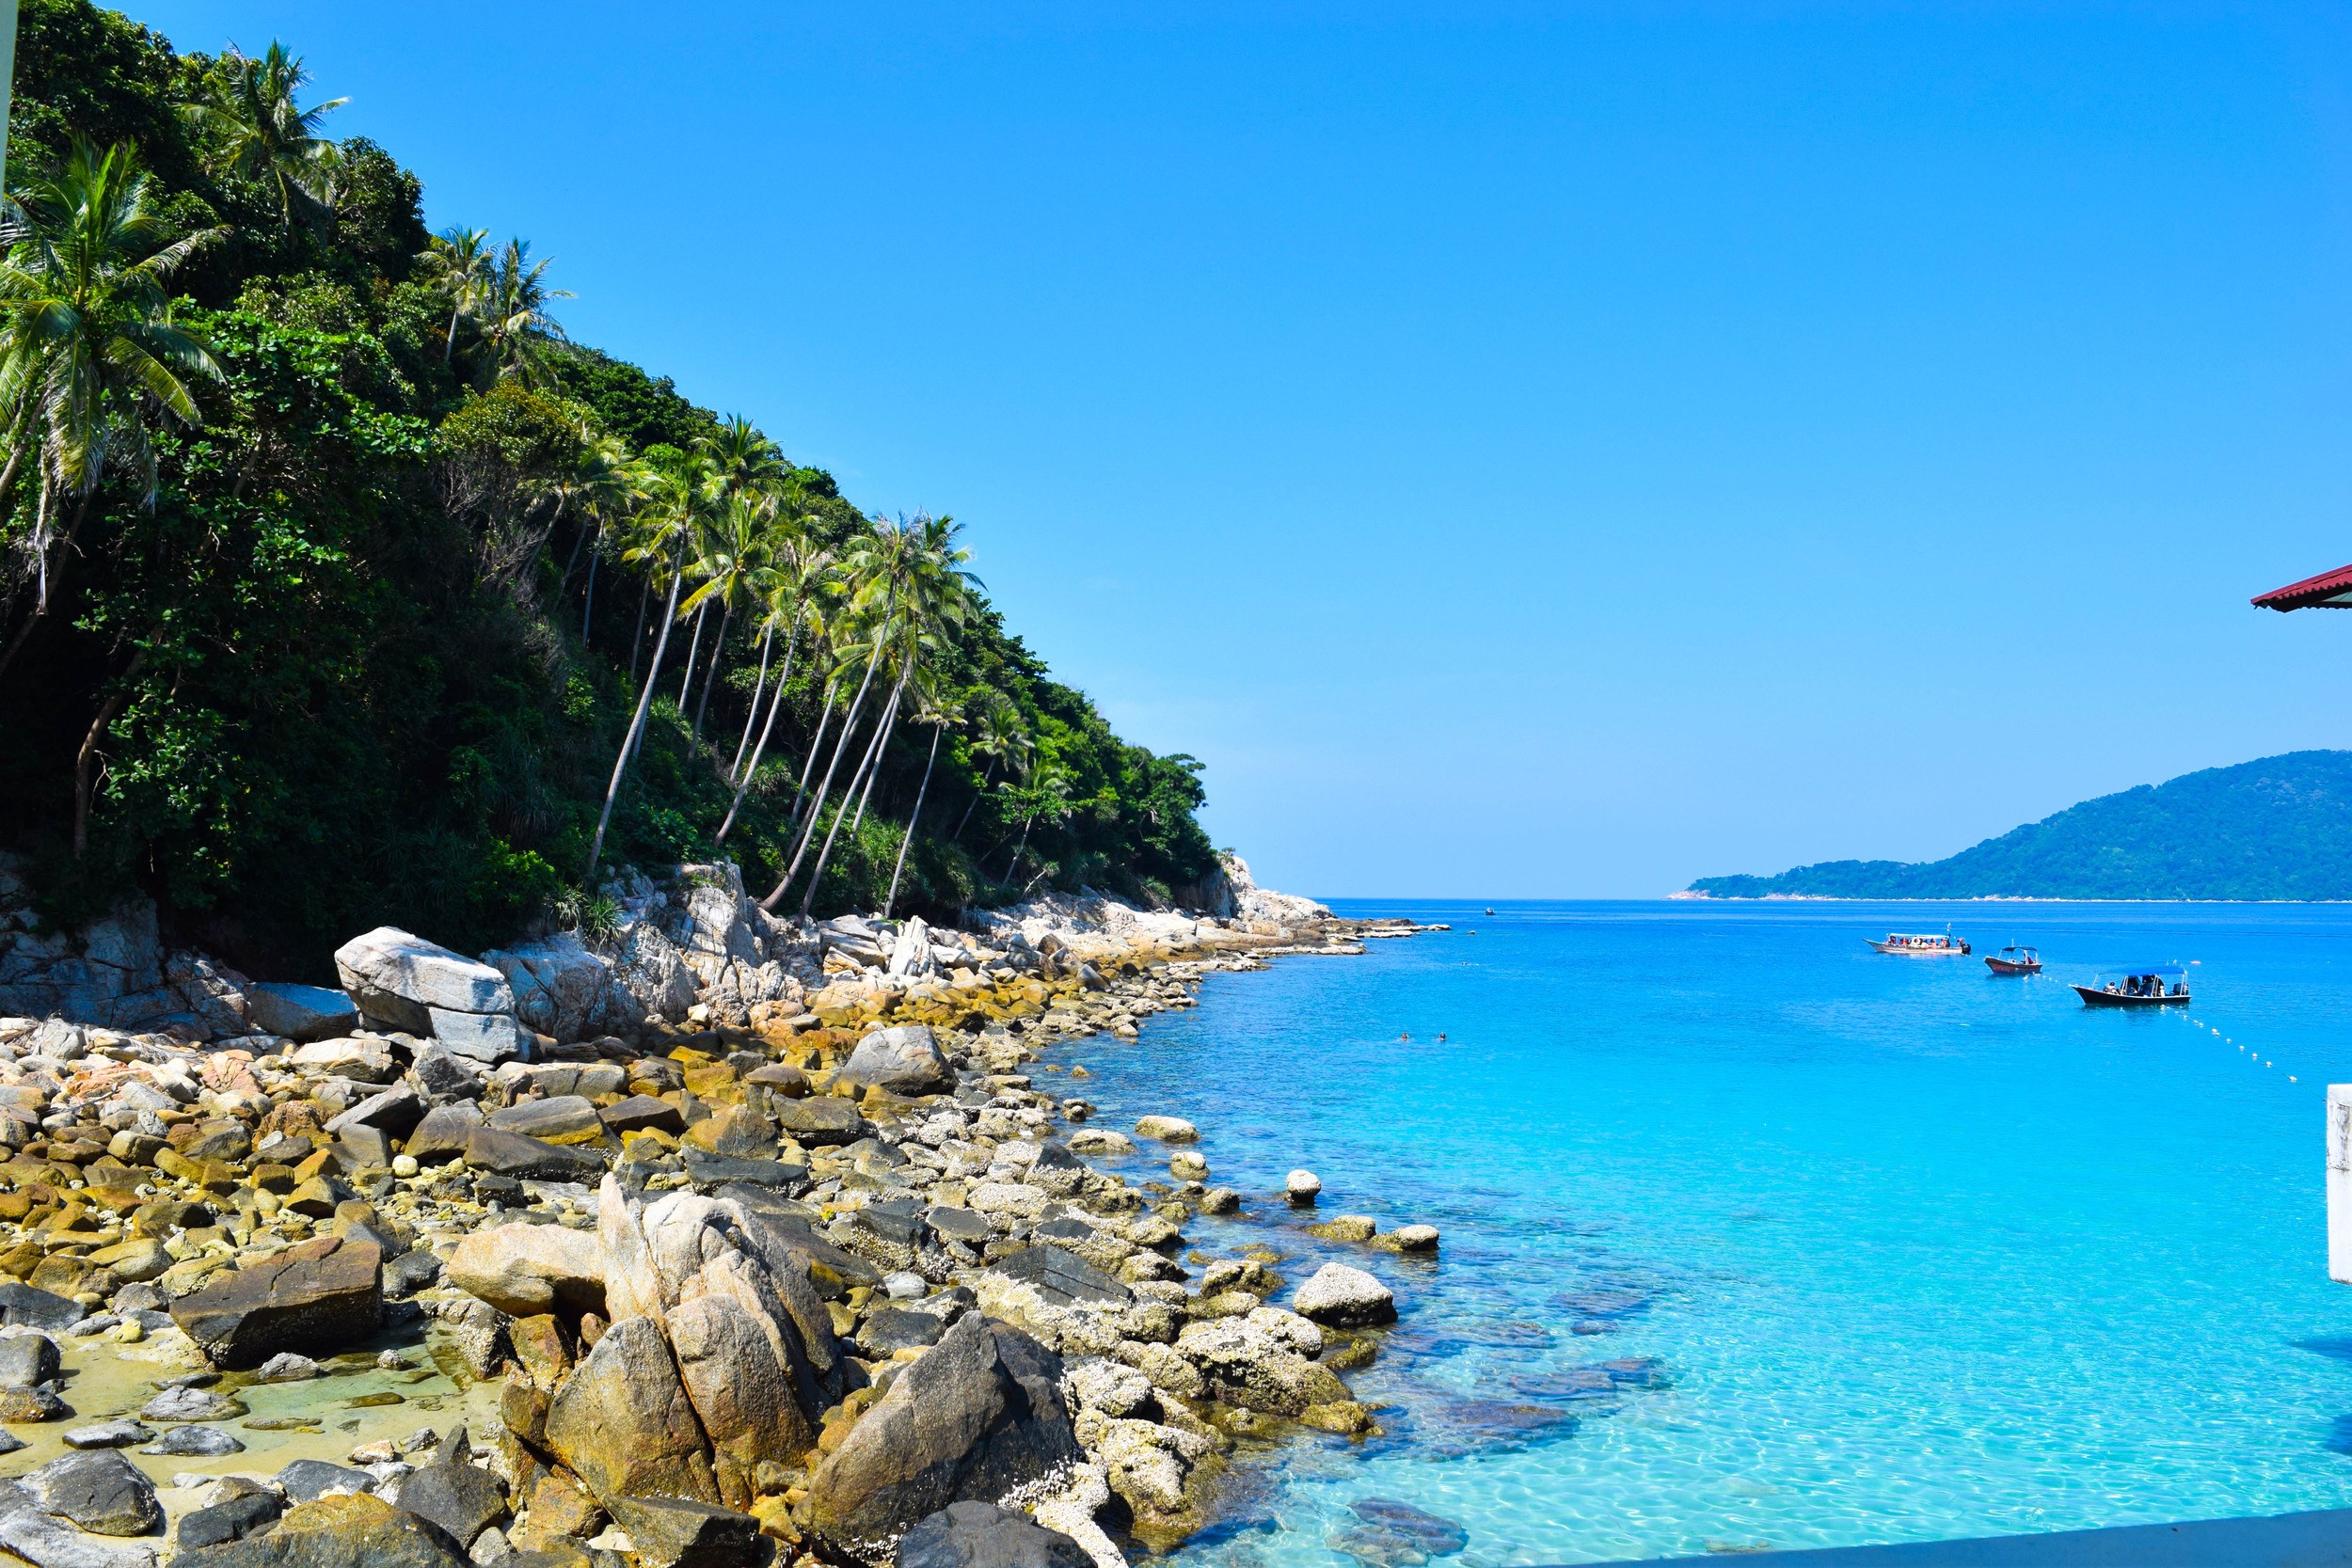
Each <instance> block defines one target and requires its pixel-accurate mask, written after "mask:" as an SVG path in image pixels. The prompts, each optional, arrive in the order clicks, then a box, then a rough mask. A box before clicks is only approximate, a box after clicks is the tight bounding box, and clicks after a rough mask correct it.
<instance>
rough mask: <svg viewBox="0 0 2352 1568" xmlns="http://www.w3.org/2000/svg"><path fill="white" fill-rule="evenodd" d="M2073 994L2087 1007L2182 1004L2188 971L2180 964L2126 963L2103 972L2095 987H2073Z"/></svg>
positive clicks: (2186, 999) (2186, 990)
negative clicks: (2119, 967) (2118, 967)
mask: <svg viewBox="0 0 2352 1568" xmlns="http://www.w3.org/2000/svg"><path fill="white" fill-rule="evenodd" d="M2109 976H2112V978H2110V977H2109ZM2074 994H2075V995H2077V996H2079V997H2081V998H2082V999H2083V1006H2087V1007H2185V1006H2188V1003H2189V994H2188V971H2187V970H2186V969H2185V968H2184V967H2182V966H2181V965H2179V964H2126V965H2124V966H2123V967H2122V968H2121V969H2115V970H2106V971H2104V972H2102V973H2101V974H2100V978H2099V984H2097V985H2095V986H2076V987H2075V988H2074Z"/></svg>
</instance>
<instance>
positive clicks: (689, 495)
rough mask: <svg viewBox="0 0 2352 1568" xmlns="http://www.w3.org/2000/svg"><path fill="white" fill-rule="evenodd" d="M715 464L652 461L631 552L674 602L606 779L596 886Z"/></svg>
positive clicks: (591, 871) (592, 876)
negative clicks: (662, 581) (662, 580)
mask: <svg viewBox="0 0 2352 1568" xmlns="http://www.w3.org/2000/svg"><path fill="white" fill-rule="evenodd" d="M709 478H710V470H709V465H708V464H707V462H706V461H705V460H704V459H703V458H701V457H699V456H697V455H695V454H693V453H691V452H682V451H675V449H672V450H671V451H666V452H664V453H663V454H662V455H661V457H660V459H659V460H657V461H652V462H649V463H648V464H647V466H646V475H645V502H644V506H643V508H641V509H640V511H639V512H638V514H637V518H636V522H637V530H636V538H635V540H634V542H633V543H632V544H631V546H629V549H628V559H630V560H633V561H641V562H645V566H646V572H647V577H648V580H651V579H652V578H657V577H660V576H663V575H666V576H667V577H668V578H669V579H670V590H669V592H670V602H669V604H668V606H667V607H666V608H665V609H664V610H662V614H661V632H660V637H659V638H658V639H657V640H656V641H655V642H654V648H653V668H652V669H651V670H650V671H648V672H647V673H646V675H645V683H644V686H642V687H640V688H639V689H638V692H637V711H636V712H635V714H633V715H632V716H631V717H630V719H629V721H628V735H626V736H623V737H622V740H621V754H620V756H619V757H618V758H616V759H615V760H614V762H613V764H612V783H610V784H607V785H605V790H604V810H603V811H602V812H600V813H599V814H598V815H597V816H596V837H595V838H594V839H593V840H591V841H590V843H589V846H588V869H587V871H586V872H585V873H584V874H583V875H582V876H581V878H580V881H581V884H582V885H583V886H585V887H588V888H591V889H593V888H594V887H595V886H596V863H597V862H598V861H599V860H601V859H602V858H603V856H604V834H605V830H606V829H607V828H608V827H609V826H611V824H612V802H613V801H614V800H617V799H619V798H620V793H621V778H622V775H624V774H625V773H627V772H628V759H629V758H630V757H631V756H632V755H634V754H635V752H636V750H637V741H638V737H639V736H642V735H643V734H644V729H645V714H646V712H647V710H649V709H650V708H651V707H652V706H653V691H654V687H655V685H656V684H657V683H658V682H659V680H660V675H661V655H662V651H663V650H664V649H666V648H667V647H668V646H669V645H670V627H671V626H672V624H673V623H674V622H675V621H676V619H677V601H678V593H679V591H680V589H682V588H683V587H684V585H685V582H686V571H685V565H686V548H687V544H688V541H689V539H690V538H691V534H692V532H693V531H694V529H695V527H696V526H697V525H698V524H699V523H700V522H701V521H702V518H703V514H704V511H705V509H706V508H707V505H708V504H709V495H710V489H709Z"/></svg>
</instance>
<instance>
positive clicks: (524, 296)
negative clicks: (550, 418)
mask: <svg viewBox="0 0 2352 1568" xmlns="http://www.w3.org/2000/svg"><path fill="white" fill-rule="evenodd" d="M554 261H555V258H553V257H552V256H550V257H548V258H546V259H544V260H542V261H532V259H531V242H530V241H529V240H509V241H507V242H506V248H505V249H504V250H502V251H501V252H500V253H499V256H498V260H497V261H493V262H492V263H491V265H490V273H489V278H488V281H487V283H486V284H485V287H484V290H483V294H482V336H483V338H484V339H485V341H486V343H487V345H488V347H489V351H490V362H491V364H492V365H493V366H495V367H496V368H497V372H498V378H499V379H500V380H501V381H504V380H506V379H508V378H509V377H512V378H513V379H515V380H517V381H520V382H521V383H522V384H523V385H524V386H526V387H529V386H531V385H532V384H533V383H536V382H544V381H548V380H550V379H552V372H551V368H550V367H549V365H548V355H547V348H548V343H550V342H563V341H565V340H564V328H563V327H562V326H561V325H558V324H557V322H556V320H555V318H554V317H553V316H551V315H549V314H548V302H549V301H551V300H558V299H570V298H571V297H573V296H572V292H571V291H570V290H569V289H550V288H548V284H547V271H548V267H550V266H552V265H553V264H554Z"/></svg>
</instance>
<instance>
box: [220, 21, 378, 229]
mask: <svg viewBox="0 0 2352 1568" xmlns="http://www.w3.org/2000/svg"><path fill="white" fill-rule="evenodd" d="M309 81H310V72H309V71H305V70H304V69H303V68H302V57H301V56H300V55H289V54H287V53H286V46H285V45H284V44H282V43H279V42H278V41H277V40H271V42H270V46H269V48H267V49H266V50H264V51H262V56H261V58H259V59H255V58H253V57H252V56H251V55H246V54H243V53H241V52H240V51H239V50H238V49H237V48H236V47H235V46H234V45H231V46H230V50H229V53H227V54H226V55H222V56H221V57H220V59H219V60H218V62H216V63H215V66H214V68H213V71H211V73H210V74H209V75H208V76H207V77H206V78H205V84H204V86H205V97H204V101H203V102H202V103H191V104H189V105H187V106H186V107H185V108H184V109H183V110H182V113H183V115H184V116H185V117H186V118H187V119H188V121H189V122H190V123H191V124H193V125H194V126H195V127H196V128H197V129H198V130H199V131H202V132H205V133H207V134H209V135H211V136H212V137H213V155H212V157H211V159H210V160H209V161H208V162H209V165H210V166H211V168H212V170H213V172H214V173H215V174H234V175H237V176H240V177H242V178H244V179H247V180H260V181H262V182H267V183H269V184H271V185H274V186H276V187H277V190H278V209H279V212H280V213H281V214H282V215H283V217H284V220H285V226H286V228H287V229H288V230H292V229H293V228H294V207H295V205H296V204H297V202H301V201H308V202H310V203H311V204H312V205H313V206H314V207H318V208H325V207H328V206H331V205H332V204H333V201H334V197H335V174H336V171H337V169H338V168H339V167H340V166H341V165H342V154H341V152H339V151H338V150H336V147H335V144H334V143H333V142H332V141H329V140H328V139H327V138H326V137H325V136H322V135H319V131H320V128H321V125H322V123H323V122H324V121H325V120H326V117H327V116H328V115H329V114H331V113H333V112H334V111H335V110H337V109H339V108H342V106H343V105H344V104H345V103H349V102H351V101H350V100H349V99H347V98H332V99H329V100H327V101H326V103H318V104H313V105H312V106H311V107H310V108H308V109H306V108H303V107H302V106H301V105H300V104H298V103H295V102H294V94H295V93H297V92H299V91H300V90H301V89H302V87H304V85H305V84H307V83H308V82H309Z"/></svg>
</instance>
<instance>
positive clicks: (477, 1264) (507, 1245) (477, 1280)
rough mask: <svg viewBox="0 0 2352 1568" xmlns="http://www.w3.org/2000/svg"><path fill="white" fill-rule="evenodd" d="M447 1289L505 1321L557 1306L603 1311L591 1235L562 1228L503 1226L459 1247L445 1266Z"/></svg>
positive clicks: (599, 1255)
mask: <svg viewBox="0 0 2352 1568" xmlns="http://www.w3.org/2000/svg"><path fill="white" fill-rule="evenodd" d="M443 1267H444V1269H445V1270H446V1272H447V1274H448V1275H449V1280H450V1283H451V1284H453V1285H455V1286H457V1287H458V1288H459V1289H461V1290H463V1291H468V1292H469V1293H470V1294H472V1295H475V1296H478V1297H480V1298H481V1299H482V1300H484V1301H486V1302H488V1303H489V1304H490V1305H491V1306H493V1307H497V1308H498V1309H499V1310H500V1311H501V1312H504V1313H506V1314H507V1315H508V1316H509V1317H515V1318H528V1317H532V1316H534V1315H536V1314H538V1313H541V1312H548V1311H552V1310H554V1308H555V1307H557V1306H559V1305H561V1306H563V1307H566V1308H568V1309H570V1310H571V1311H573V1312H575V1313H578V1312H596V1313H602V1312H603V1311H604V1308H605V1293H604V1253H603V1250H602V1249H601V1248H600V1247H598V1245H597V1244H596V1233H595V1232H594V1231H589V1230H573V1229H570V1228H568V1227H564V1226H561V1225H501V1226H499V1227H496V1228H495V1229H491V1230H477V1231H475V1232H474V1233H473V1234H472V1235H470V1236H469V1237H467V1238H466V1239H465V1240H464V1241H462V1242H460V1243H457V1250H456V1251H454V1252H453V1253H451V1254H450V1255H449V1258H448V1260H447V1261H446V1263H445V1264H444V1265H443Z"/></svg>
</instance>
